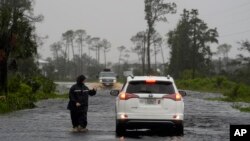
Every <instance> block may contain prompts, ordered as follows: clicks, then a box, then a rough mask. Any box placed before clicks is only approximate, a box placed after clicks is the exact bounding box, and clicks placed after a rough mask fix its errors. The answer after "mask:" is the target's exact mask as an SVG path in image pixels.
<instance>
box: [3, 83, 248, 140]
mask: <svg viewBox="0 0 250 141" xmlns="http://www.w3.org/2000/svg"><path fill="white" fill-rule="evenodd" d="M68 85H70V84H68ZM89 86H91V84H89ZM66 88H67V87H66ZM109 91H110V90H108V89H103V88H99V90H98V93H97V95H96V96H93V97H90V99H89V100H90V101H89V112H88V127H87V128H88V129H89V131H88V132H86V133H73V132H71V121H70V115H69V111H68V110H67V109H66V106H67V102H68V100H67V99H50V100H43V101H40V102H37V103H36V105H37V107H36V108H34V109H26V110H21V111H17V112H13V113H9V114H5V115H0V141H78V140H79V141H80V140H84V141H138V140H141V141H152V140H154V141H224V140H225V141H228V140H229V127H230V124H250V113H243V112H240V111H238V110H236V109H233V108H232V107H231V105H232V103H227V102H217V101H207V100H206V99H207V98H211V97H217V96H220V95H218V94H210V93H199V92H192V91H187V96H186V97H184V102H185V122H184V135H183V136H174V135H161V134H157V133H153V132H151V131H144V130H141V131H128V132H127V133H126V134H125V135H124V136H122V137H117V136H116V135H115V114H114V112H115V97H113V96H110V95H109Z"/></svg>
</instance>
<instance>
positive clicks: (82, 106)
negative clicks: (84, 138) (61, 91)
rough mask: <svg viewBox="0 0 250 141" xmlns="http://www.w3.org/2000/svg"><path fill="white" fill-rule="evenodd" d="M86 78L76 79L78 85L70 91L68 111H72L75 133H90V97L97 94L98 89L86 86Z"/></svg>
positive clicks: (73, 86)
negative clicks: (88, 114) (88, 113)
mask: <svg viewBox="0 0 250 141" xmlns="http://www.w3.org/2000/svg"><path fill="white" fill-rule="evenodd" d="M85 79H86V77H85V76H84V75H80V76H78V77H77V79H76V84H74V85H72V86H71V88H70V90H69V103H68V106H67V109H69V110H70V116H71V121H72V126H73V129H72V131H73V132H78V131H80V132H84V131H88V129H87V128H86V127H87V124H88V122H87V112H88V99H89V96H94V95H95V94H96V89H95V88H93V89H92V90H90V89H89V88H88V87H87V86H86V85H85V84H84V82H85Z"/></svg>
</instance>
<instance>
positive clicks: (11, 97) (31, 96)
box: [0, 75, 65, 114]
mask: <svg viewBox="0 0 250 141" xmlns="http://www.w3.org/2000/svg"><path fill="white" fill-rule="evenodd" d="M8 84H9V86H8V89H9V93H8V95H7V96H1V97H0V114H3V113H8V112H12V111H16V110H21V109H27V108H34V107H35V104H34V103H35V102H37V101H39V100H43V99H49V98H63V97H65V95H58V94H56V93H55V88H56V85H55V84H54V83H53V81H52V80H49V79H47V78H45V77H44V76H42V75H40V76H34V77H30V78H21V76H20V75H14V76H12V77H10V79H9V83H8Z"/></svg>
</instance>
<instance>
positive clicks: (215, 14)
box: [205, 2, 250, 17]
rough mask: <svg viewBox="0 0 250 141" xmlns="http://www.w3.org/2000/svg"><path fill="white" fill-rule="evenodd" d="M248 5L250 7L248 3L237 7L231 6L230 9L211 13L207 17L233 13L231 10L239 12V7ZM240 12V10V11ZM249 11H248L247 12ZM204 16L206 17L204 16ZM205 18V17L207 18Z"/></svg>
mask: <svg viewBox="0 0 250 141" xmlns="http://www.w3.org/2000/svg"><path fill="white" fill-rule="evenodd" d="M248 5H250V2H246V3H243V4H240V5H238V6H232V7H230V8H227V9H224V10H221V11H215V12H213V13H212V14H210V15H207V16H209V17H210V16H213V17H214V16H219V15H221V14H222V13H230V12H233V10H232V9H236V10H239V9H240V8H241V7H245V6H248ZM240 10H241V9H240ZM247 10H248V9H247ZM248 11H249V10H248ZM205 16H206V15H205ZM207 16H206V17H207Z"/></svg>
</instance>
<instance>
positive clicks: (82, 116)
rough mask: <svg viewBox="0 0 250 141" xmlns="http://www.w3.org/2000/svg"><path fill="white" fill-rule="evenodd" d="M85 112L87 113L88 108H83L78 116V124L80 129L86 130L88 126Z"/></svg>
mask: <svg viewBox="0 0 250 141" xmlns="http://www.w3.org/2000/svg"><path fill="white" fill-rule="evenodd" d="M87 112H88V106H86V107H84V108H83V109H82V111H81V113H80V115H79V124H80V126H81V127H82V128H86V127H87V124H88V121H87Z"/></svg>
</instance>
